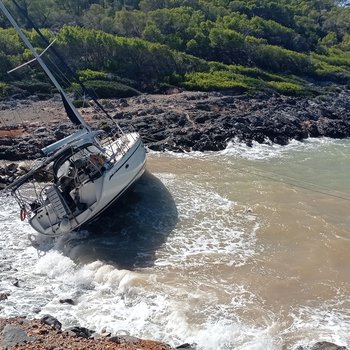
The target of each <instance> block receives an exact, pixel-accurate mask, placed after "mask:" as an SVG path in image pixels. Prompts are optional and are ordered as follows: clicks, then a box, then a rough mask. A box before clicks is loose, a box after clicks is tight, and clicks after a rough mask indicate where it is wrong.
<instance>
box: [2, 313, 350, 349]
mask: <svg viewBox="0 0 350 350" xmlns="http://www.w3.org/2000/svg"><path fill="white" fill-rule="evenodd" d="M124 333H125V332H124ZM0 349H3V350H11V349H23V350H30V349H32V350H44V349H45V350H48V349H50V350H61V349H62V350H63V349H64V350H66V349H74V350H85V349H90V350H92V349H94V350H107V349H110V350H121V349H123V350H141V349H143V350H177V349H187V350H196V345H195V344H188V343H185V344H182V345H179V346H177V347H172V346H170V345H168V344H165V343H162V342H159V341H154V340H145V339H140V338H136V337H133V336H130V335H128V334H117V335H112V334H111V333H109V332H103V333H102V334H99V333H96V332H94V331H92V330H90V329H87V328H85V327H79V326H76V327H70V328H68V329H62V324H61V322H59V321H58V320H57V319H56V318H55V317H53V316H50V315H44V316H42V317H41V318H40V319H32V320H31V319H27V318H26V317H15V318H9V319H2V318H0ZM295 350H347V348H346V347H344V346H339V345H336V344H334V343H330V342H317V343H315V344H313V345H308V346H299V347H298V348H296V349H295Z"/></svg>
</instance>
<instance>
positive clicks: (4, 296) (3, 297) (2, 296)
mask: <svg viewBox="0 0 350 350" xmlns="http://www.w3.org/2000/svg"><path fill="white" fill-rule="evenodd" d="M9 296H10V294H8V293H0V301H3V300H6V299H7V298H8V297H9Z"/></svg>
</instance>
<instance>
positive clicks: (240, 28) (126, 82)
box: [0, 0, 350, 97]
mask: <svg viewBox="0 0 350 350" xmlns="http://www.w3.org/2000/svg"><path fill="white" fill-rule="evenodd" d="M17 2H18V3H19V5H20V7H21V9H22V12H23V13H25V14H28V15H29V17H30V18H31V19H32V20H33V22H34V23H36V24H37V25H38V26H39V27H40V28H43V29H44V30H43V31H44V33H45V35H46V36H47V37H48V38H49V40H53V39H54V38H56V39H57V41H56V42H55V47H56V48H57V49H58V51H59V52H61V53H62V54H64V56H65V59H66V61H67V62H68V64H69V66H70V67H72V68H73V70H75V71H76V72H78V74H79V75H80V77H81V78H82V80H84V81H86V82H87V85H88V86H90V87H91V88H92V89H94V90H95V91H96V90H98V92H99V93H100V95H103V96H106V97H111V96H113V95H120V96H127V95H131V94H135V93H137V91H162V90H164V89H167V88H168V87H171V86H179V87H184V88H186V89H199V90H231V91H237V92H244V91H248V92H250V93H254V92H256V91H261V90H277V91H279V92H281V93H284V94H291V95H297V94H309V93H315V92H316V91H317V89H319V87H320V86H327V87H328V88H330V87H331V86H332V84H343V85H348V86H350V83H349V82H350V6H348V2H347V1H344V0H343V1H341V0H244V1H243V0H233V1H231V0H96V1H94V0H17ZM5 3H6V4H7V5H8V7H9V8H10V10H11V12H12V13H13V14H15V17H16V18H17V20H18V22H19V23H20V24H21V25H22V26H23V27H25V28H27V34H28V36H29V37H30V39H31V41H32V43H33V44H34V45H35V47H37V48H38V50H43V49H44V48H45V46H46V44H45V43H44V42H43V41H42V40H41V38H40V37H39V35H38V34H37V33H36V32H35V31H33V30H32V29H31V23H30V22H29V21H28V20H27V19H26V18H25V17H24V16H23V13H22V14H21V13H20V11H19V9H18V8H17V7H16V6H14V4H13V3H12V1H5ZM0 27H2V28H0V60H1V65H0V95H4V94H6V93H14V92H16V91H23V89H25V90H27V91H29V92H31V93H32V92H36V93H38V94H44V93H47V92H49V91H51V89H50V88H49V86H48V83H47V80H45V78H44V76H43V74H42V72H41V71H40V70H38V69H37V65H36V64H35V63H34V64H31V65H30V66H26V67H25V68H22V69H20V70H18V71H15V72H13V73H11V74H10V75H9V74H7V71H8V70H9V69H11V68H13V67H15V66H17V65H19V64H21V63H23V62H24V61H26V60H29V59H30V58H31V54H30V52H28V50H27V49H26V48H25V47H24V45H23V44H22V43H21V41H20V39H19V38H18V37H17V35H16V34H15V32H14V30H13V29H12V28H9V24H8V22H7V20H6V19H5V18H4V17H0ZM45 59H46V60H47V61H48V64H50V65H51V67H52V69H56V70H58V69H59V70H60V73H62V74H61V79H62V82H63V83H64V80H63V78H62V77H63V76H64V75H65V74H68V72H67V70H66V69H65V68H64V67H62V66H61V63H59V62H58V61H57V60H55V59H54V58H53V56H52V53H51V52H49V53H47V54H45ZM29 81H31V82H30V83H29ZM71 89H73V90H74V89H75V90H78V89H79V88H78V87H77V86H76V85H72V86H71Z"/></svg>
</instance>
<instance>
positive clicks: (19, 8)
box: [12, 0, 123, 133]
mask: <svg viewBox="0 0 350 350" xmlns="http://www.w3.org/2000/svg"><path fill="white" fill-rule="evenodd" d="M12 1H13V3H14V4H15V6H16V7H17V9H18V10H19V12H20V13H21V15H22V16H23V17H25V18H26V20H27V21H28V23H29V24H30V25H31V26H32V28H33V29H34V30H35V31H36V32H37V33H38V35H39V36H40V38H41V39H42V40H43V42H44V43H45V44H46V45H47V46H48V45H50V43H49V42H48V40H47V39H46V37H45V36H44V35H43V34H42V33H41V31H40V30H39V28H38V27H37V26H36V25H35V23H34V22H33V21H32V20H31V19H30V18H29V17H28V16H27V15H26V13H25V11H24V10H23V9H22V7H21V6H20V5H19V4H18V3H17V1H16V0H12ZM51 49H52V52H53V53H54V55H55V56H56V57H57V58H58V59H59V60H60V62H61V63H62V65H63V66H64V67H65V68H66V69H67V71H68V72H69V73H70V74H71V76H72V77H73V78H74V80H75V81H76V82H77V83H78V84H79V85H80V87H81V88H82V91H83V92H84V93H86V94H87V95H89V92H88V89H87V88H86V87H85V85H84V84H83V82H82V81H81V80H80V79H79V77H78V75H77V74H76V73H74V72H73V70H72V69H71V68H70V67H69V66H68V65H67V64H66V62H65V61H64V59H63V58H62V56H61V55H60V54H59V52H58V51H57V50H56V49H55V48H54V47H52V48H51ZM91 98H92V100H93V101H94V102H95V103H96V105H97V106H98V107H99V108H100V110H101V111H102V112H103V113H104V114H105V115H106V116H107V117H108V118H109V119H110V120H111V121H112V122H113V123H114V124H116V126H117V127H118V129H119V131H120V132H122V133H123V131H122V129H121V128H120V126H119V125H118V123H117V122H116V121H115V120H114V119H113V117H112V116H111V115H110V114H109V113H108V112H107V111H106V109H105V108H104V107H103V106H102V105H101V104H100V103H99V102H98V100H97V99H96V98H95V97H94V96H91Z"/></svg>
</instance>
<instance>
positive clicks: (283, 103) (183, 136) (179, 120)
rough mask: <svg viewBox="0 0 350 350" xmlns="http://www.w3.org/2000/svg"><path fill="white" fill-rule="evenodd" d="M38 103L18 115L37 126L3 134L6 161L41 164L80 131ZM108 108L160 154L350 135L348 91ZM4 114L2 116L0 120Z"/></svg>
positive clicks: (183, 98) (157, 100)
mask: <svg viewBox="0 0 350 350" xmlns="http://www.w3.org/2000/svg"><path fill="white" fill-rule="evenodd" d="M36 103H38V102H32V104H25V107H21V105H19V106H17V107H16V106H12V105H11V108H12V109H13V110H15V111H16V113H18V114H20V113H21V108H25V113H26V116H27V117H28V119H29V121H28V122H22V123H19V124H16V125H9V123H7V125H6V126H3V127H2V128H0V136H2V137H1V138H0V159H6V160H19V159H35V158H37V157H39V156H40V154H41V153H40V149H41V148H43V147H45V146H47V145H48V144H50V143H52V142H54V141H56V140H59V139H61V138H63V137H64V136H66V135H68V134H70V133H71V132H72V131H73V125H71V124H70V123H69V122H68V120H67V118H66V117H65V116H64V113H62V111H60V110H59V109H58V107H59V106H60V104H59V103H58V101H57V100H52V101H45V103H46V107H45V106H42V105H40V106H41V107H40V108H41V109H40V113H34V112H36V111H37V109H38V107H36V105H35V104H36ZM40 103H41V104H42V103H44V102H42V101H41V102H40ZM30 106H32V107H30ZM31 108H32V110H31ZM105 108H106V110H108V112H109V113H110V115H111V116H112V117H113V119H114V122H118V124H119V125H120V126H121V127H122V128H124V127H125V128H128V127H130V126H131V125H132V126H133V127H134V128H135V129H136V130H137V131H138V132H139V133H140V134H141V136H142V137H143V139H144V141H145V143H146V145H147V146H148V147H149V148H150V149H152V150H157V151H163V150H171V151H176V152H184V151H191V150H193V151H218V150H222V149H224V148H225V147H226V146H227V143H228V142H229V141H231V140H237V141H242V142H245V143H247V144H248V145H251V144H252V142H253V141H256V142H259V143H277V144H280V145H286V144H288V142H289V141H290V140H292V139H296V140H303V139H305V138H308V137H320V136H327V137H332V138H345V137H349V136H350V122H349V121H350V91H349V90H346V89H344V90H340V89H339V90H338V91H337V92H333V93H329V94H327V95H322V96H317V97H314V98H300V97H288V96H281V95H267V94H260V95H258V96H255V97H248V96H246V95H240V96H234V95H232V96H231V95H225V94H222V93H217V92H213V93H203V92H182V93H178V94H174V95H142V96H138V97H132V98H129V99H119V100H110V101H105ZM4 113H5V115H6V110H5V111H4V110H1V111H0V119H1V115H3V114H4ZM81 113H82V115H83V116H84V118H85V119H86V120H87V121H88V122H89V123H90V124H93V125H94V126H95V127H98V128H104V129H106V130H110V129H111V128H113V127H115V125H114V124H113V122H112V121H111V120H109V119H107V120H106V119H101V117H99V116H98V115H97V114H96V112H95V111H94V110H93V109H91V108H83V109H82V110H81ZM52 116H55V118H53V117H52ZM35 118H36V119H35Z"/></svg>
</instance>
